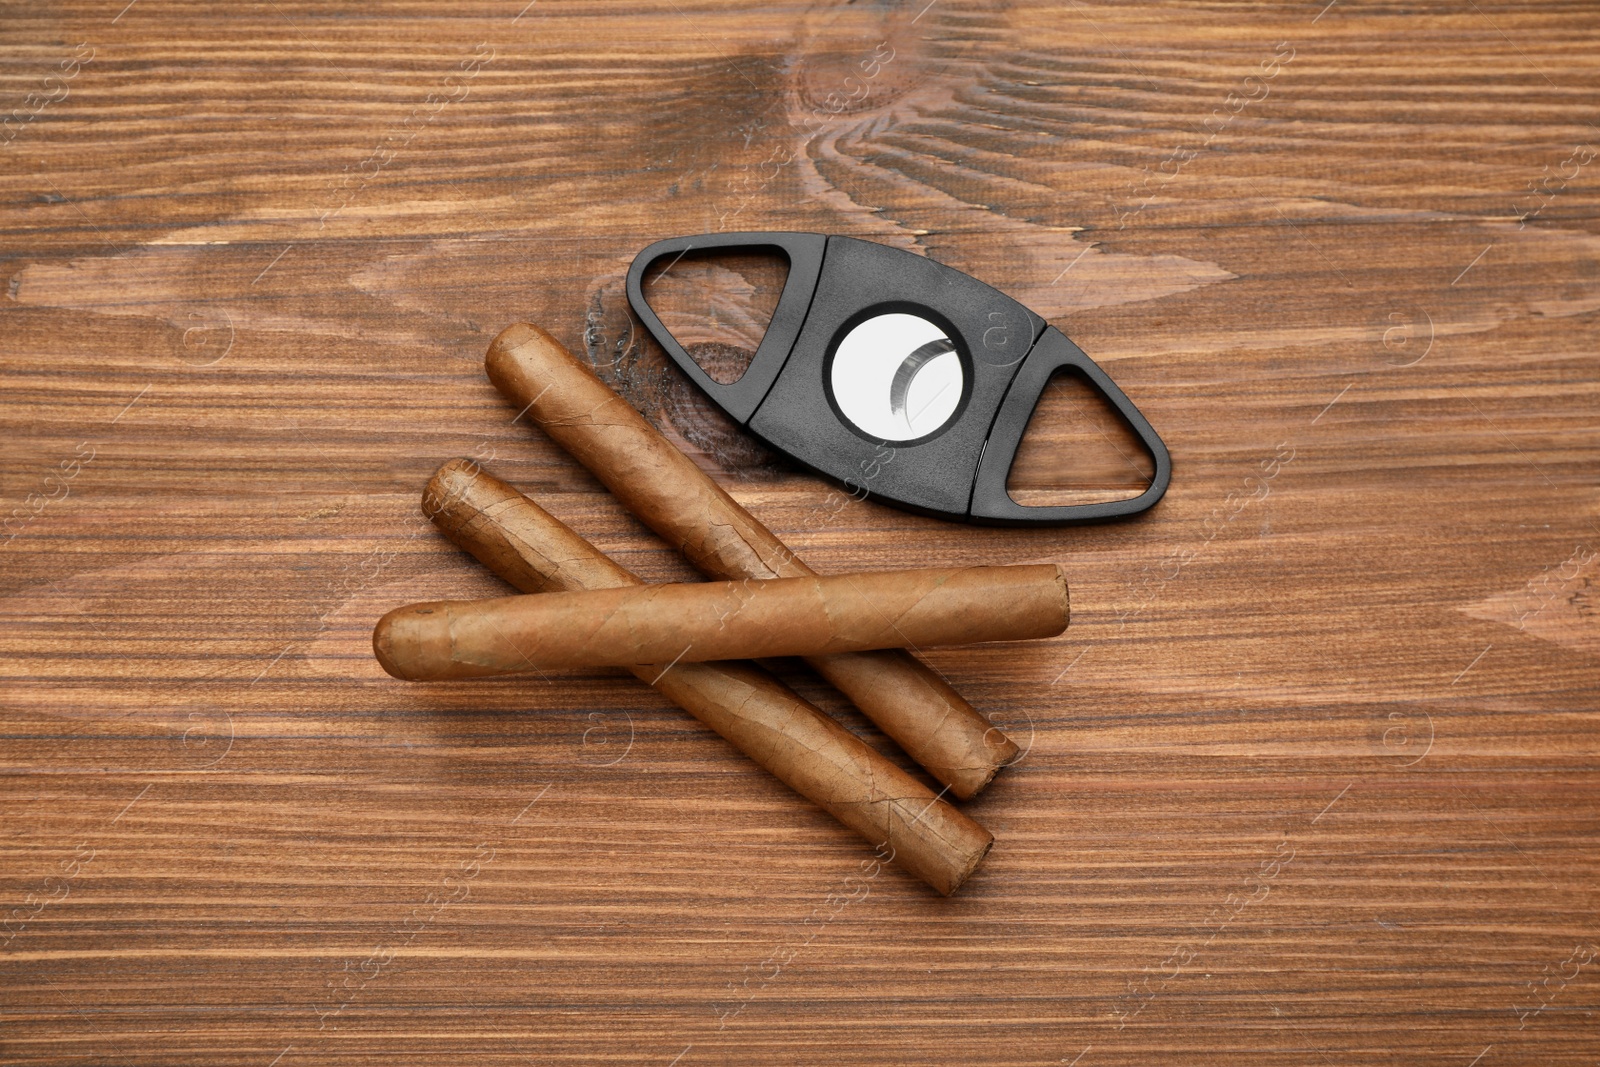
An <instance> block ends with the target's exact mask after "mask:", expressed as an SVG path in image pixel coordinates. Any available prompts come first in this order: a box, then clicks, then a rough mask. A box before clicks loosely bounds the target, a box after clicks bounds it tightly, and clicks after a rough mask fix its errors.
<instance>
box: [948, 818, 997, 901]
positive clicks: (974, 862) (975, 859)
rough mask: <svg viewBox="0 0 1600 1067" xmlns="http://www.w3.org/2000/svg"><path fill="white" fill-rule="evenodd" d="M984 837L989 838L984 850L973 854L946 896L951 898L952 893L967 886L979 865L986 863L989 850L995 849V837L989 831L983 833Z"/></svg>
mask: <svg viewBox="0 0 1600 1067" xmlns="http://www.w3.org/2000/svg"><path fill="white" fill-rule="evenodd" d="M983 835H984V837H986V838H988V840H986V841H984V843H983V847H982V848H980V849H978V850H977V851H976V852H974V853H973V854H972V857H971V858H970V859H969V860H968V861H967V865H966V867H965V869H963V870H962V871H961V872H960V873H959V874H957V875H956V878H955V881H954V882H953V883H952V884H951V886H950V891H949V892H948V893H946V894H945V896H950V895H951V893H954V892H955V891H956V890H957V889H960V888H961V887H962V886H963V885H965V884H966V882H967V879H968V878H970V877H972V872H973V871H976V870H977V869H978V865H979V864H981V863H982V862H983V861H984V858H985V857H986V856H988V855H989V850H990V849H991V848H994V835H993V834H991V833H990V832H989V831H987V830H985V831H984V832H983Z"/></svg>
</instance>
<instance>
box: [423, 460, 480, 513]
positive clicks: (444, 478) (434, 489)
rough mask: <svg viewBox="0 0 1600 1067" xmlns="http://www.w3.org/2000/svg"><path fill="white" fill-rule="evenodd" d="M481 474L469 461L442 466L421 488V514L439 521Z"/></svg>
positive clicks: (452, 461) (459, 461) (475, 464)
mask: <svg viewBox="0 0 1600 1067" xmlns="http://www.w3.org/2000/svg"><path fill="white" fill-rule="evenodd" d="M481 473H483V468H482V467H479V466H478V464H477V463H476V462H474V461H473V460H470V459H452V460H451V461H450V462H448V463H446V464H444V465H443V466H442V467H440V468H439V469H438V470H436V471H434V472H433V477H432V478H429V479H428V484H427V485H425V486H423V487H422V513H423V514H424V515H426V516H428V518H430V519H433V520H434V521H435V522H437V521H439V518H440V516H441V515H442V514H443V513H444V512H445V510H446V509H447V508H448V507H449V506H450V504H451V503H452V502H453V501H455V500H459V499H460V498H461V497H462V496H463V495H464V494H465V492H466V490H467V489H468V488H469V487H470V486H471V485H472V482H473V480H474V479H476V478H477V477H478V475H479V474H481Z"/></svg>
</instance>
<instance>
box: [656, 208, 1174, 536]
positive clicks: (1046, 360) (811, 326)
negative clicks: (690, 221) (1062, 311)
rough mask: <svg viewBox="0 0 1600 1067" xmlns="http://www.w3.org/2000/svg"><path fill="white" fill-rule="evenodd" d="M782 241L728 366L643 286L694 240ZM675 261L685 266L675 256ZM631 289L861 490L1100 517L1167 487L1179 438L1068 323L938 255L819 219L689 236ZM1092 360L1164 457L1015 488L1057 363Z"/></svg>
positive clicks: (731, 245)
mask: <svg viewBox="0 0 1600 1067" xmlns="http://www.w3.org/2000/svg"><path fill="white" fill-rule="evenodd" d="M756 249H760V250H776V251H778V252H780V253H782V254H783V255H784V256H785V257H786V258H787V260H788V263H789V273H788V277H787V278H786V279H785V281H784V283H783V289H782V292H781V294H780V295H779V298H778V302H777V307H776V308H775V309H774V311H773V314H772V319H771V322H770V323H769V324H768V326H767V331H766V333H765V335H764V336H763V337H762V339H761V342H760V346H759V347H758V348H757V350H756V352H755V355H754V357H753V358H752V359H751V360H750V364H749V366H748V367H747V368H746V369H745V371H744V373H743V375H742V376H740V377H739V378H738V380H736V381H733V382H729V383H722V382H718V381H716V380H715V379H713V378H712V377H711V376H710V375H709V374H707V373H706V371H705V370H704V369H703V368H702V367H701V366H700V364H699V363H697V362H696V361H695V360H694V358H693V357H692V356H691V355H690V354H689V353H688V352H687V351H685V349H684V347H683V346H682V345H681V344H679V343H678V341H677V340H676V339H675V338H674V337H673V336H672V333H671V332H670V331H669V330H667V329H666V327H665V326H664V325H663V324H662V322H661V319H660V317H659V316H658V315H657V314H656V313H655V312H654V311H653V310H652V309H651V307H650V305H649V303H648V302H647V301H646V300H645V297H644V277H645V272H646V271H647V269H648V268H649V267H650V266H651V265H652V264H654V263H656V262H658V261H660V260H663V259H664V258H666V257H681V256H683V255H685V254H686V253H688V252H691V251H694V252H706V251H711V252H715V251H733V250H746V251H748V250H756ZM669 269H670V267H669ZM628 300H629V302H630V303H631V304H632V305H633V310H634V312H635V313H636V314H637V315H638V316H639V318H640V319H641V320H642V321H643V322H644V324H645V325H646V327H647V328H648V329H649V330H650V332H651V333H652V334H654V335H655V338H656V340H657V341H659V342H660V344H661V347H662V348H663V349H665V350H666V352H667V354H668V355H669V356H670V357H671V358H672V360H673V362H675V363H676V364H677V365H678V367H679V368H680V369H682V371H683V372H684V373H685V374H687V375H688V376H689V377H690V378H691V379H693V381H694V382H695V384H697V385H698V386H699V387H700V388H701V389H702V390H704V391H705V392H706V394H707V395H708V396H710V397H711V399H712V400H713V401H715V402H716V403H717V405H718V406H719V407H721V408H722V410H723V411H725V412H727V414H728V415H729V416H730V417H732V418H733V419H734V421H736V422H738V423H739V424H740V425H741V426H744V427H745V428H746V429H748V430H749V431H750V432H752V433H754V434H755V435H756V436H758V437H760V438H761V439H762V440H763V441H765V442H766V443H767V444H769V445H771V446H772V447H773V448H775V449H777V450H778V451H780V452H783V453H785V454H787V455H789V456H791V457H792V458H794V459H795V460H797V461H799V462H800V463H802V464H804V465H805V466H807V467H810V468H812V469H813V470H816V471H819V472H820V473H822V474H824V475H827V476H829V477H831V478H834V479H836V480H837V481H840V482H842V483H844V485H845V486H846V487H848V488H849V489H850V490H851V491H853V492H860V493H862V494H864V495H869V496H872V497H876V498H878V499H880V500H882V501H884V502H886V503H891V504H895V505H898V506H900V507H904V508H907V509H910V510H912V511H918V512H922V513H925V514H930V515H935V516H938V517H940V518H945V519H957V520H963V521H968V522H980V523H989V524H1000V525H1032V524H1060V523H1076V522H1092V521H1096V520H1100V519H1111V518H1117V517H1119V516H1124V515H1133V514H1137V513H1138V512H1141V511H1144V510H1145V509H1146V508H1148V507H1150V506H1151V505H1152V504H1154V503H1155V502H1156V501H1157V500H1159V499H1161V495H1162V494H1163V493H1164V492H1166V488H1167V482H1168V480H1169V478H1170V477H1171V473H1172V461H1171V459H1170V457H1169V456H1168V454H1167V449H1166V446H1165V445H1164V444H1162V442H1161V438H1160V437H1158V436H1157V435H1156V432H1155V430H1153V429H1152V428H1151V427H1150V423H1149V422H1147V421H1146V420H1145V418H1144V416H1143V415H1141V414H1140V413H1139V409H1138V408H1136V407H1134V405H1133V402H1132V401H1131V400H1129V399H1128V397H1127V396H1126V394H1124V393H1123V392H1122V390H1121V389H1119V388H1117V386H1116V383H1114V382H1113V381H1112V380H1111V379H1110V378H1109V377H1108V376H1107V375H1106V373H1105V372H1104V371H1103V370H1101V369H1100V368H1099V367H1098V366H1097V365H1096V364H1095V363H1094V361H1093V360H1091V359H1090V358H1089V357H1088V356H1086V355H1084V353H1083V351H1082V350H1081V349H1079V348H1078V346H1077V345H1075V344H1073V343H1072V342H1071V341H1070V340H1068V339H1067V336H1066V335H1065V334H1063V333H1062V332H1061V331H1060V330H1057V329H1056V328H1054V327H1053V326H1049V325H1047V324H1046V323H1045V322H1044V320H1043V319H1041V318H1039V316H1037V315H1035V314H1034V313H1033V312H1031V311H1029V310H1028V309H1027V308H1025V307H1023V306H1022V305H1021V304H1019V303H1017V302H1016V301H1015V300H1013V299H1011V298H1010V297H1008V296H1006V295H1005V294H1004V293H1001V292H999V291H998V290H996V289H993V288H991V287H990V286H988V285H985V284H984V283H983V282H980V281H978V280H977V279H976V278H973V277H970V276H969V275H966V274H963V273H961V272H960V271H958V270H954V269H952V268H950V267H946V266H944V265H943V264H940V263H935V262H934V261H933V260H931V259H927V258H925V257H923V256H919V255H915V254H913V253H911V252H906V251H902V250H901V249H898V248H890V247H888V246H886V245H880V244H874V243H873V242H871V241H861V240H857V239H855V238H852V237H836V236H824V235H822V234H814V233H713V234H701V235H698V236H691V237H674V238H670V239H668V240H665V241H657V242H656V243H655V244H653V245H651V246H650V247H648V248H646V249H645V250H644V251H642V252H640V253H639V255H638V256H637V257H636V258H635V259H634V261H633V265H632V266H631V267H630V268H629V270H628ZM1061 370H1068V371H1076V372H1077V373H1079V374H1081V375H1083V377H1084V378H1085V379H1087V380H1088V381H1089V382H1090V383H1091V384H1092V385H1093V386H1094V387H1095V388H1096V389H1098V390H1099V391H1100V392H1101V393H1102V394H1103V395H1104V396H1105V398H1106V400H1107V401H1109V402H1110V404H1111V405H1112V406H1113V407H1114V408H1115V409H1116V410H1117V412H1118V413H1119V414H1120V415H1121V416H1122V418H1123V419H1124V420H1126V422H1127V424H1128V425H1129V426H1130V427H1131V428H1132V429H1133V431H1134V432H1135V433H1136V434H1137V435H1138V436H1139V438H1140V439H1141V440H1142V441H1143V443H1144V446H1145V448H1146V449H1148V450H1149V452H1150V455H1151V457H1152V458H1153V459H1154V461H1155V474H1154V478H1153V479H1152V481H1151V483H1150V486H1149V488H1147V489H1146V490H1145V491H1144V492H1143V493H1141V494H1139V495H1138V496H1135V497H1130V498H1128V499H1125V500H1113V501H1108V502H1103V503H1092V504H1074V505H1065V506H1053V507H1028V506H1024V505H1021V504H1018V503H1017V502H1016V501H1014V500H1013V499H1012V498H1011V497H1010V495H1009V494H1007V492H1006V476H1007V475H1008V474H1009V473H1010V470H1011V462H1012V459H1013V458H1014V457H1015V456H1016V452H1017V446H1018V444H1019V443H1020V442H1021V440H1022V435H1023V433H1024V431H1025V430H1026V429H1027V425H1028V420H1029V419H1030V418H1031V417H1032V415H1033V410H1034V407H1035V405H1036V404H1037V403H1038V400H1039V396H1040V394H1041V393H1042V392H1043V390H1044V388H1045V385H1046V384H1047V383H1048V381H1049V380H1050V377H1051V375H1052V374H1053V373H1055V372H1056V371H1061Z"/></svg>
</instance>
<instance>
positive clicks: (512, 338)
mask: <svg viewBox="0 0 1600 1067" xmlns="http://www.w3.org/2000/svg"><path fill="white" fill-rule="evenodd" d="M529 345H554V346H555V347H556V348H558V349H560V350H561V351H563V352H565V351H566V347H565V346H564V345H562V343H561V342H560V341H557V340H556V339H555V338H554V337H552V336H550V334H549V332H548V331H546V330H544V329H542V328H540V327H538V326H535V325H534V324H533V323H531V322H514V323H512V324H511V325H510V326H507V327H506V328H505V329H503V330H501V331H500V333H499V334H497V335H496V336H495V339H494V340H493V341H490V342H489V352H488V354H487V355H486V356H484V357H483V367H484V370H486V371H487V372H488V373H489V380H490V381H492V382H494V384H495V385H496V386H497V387H502V388H503V386H501V383H502V381H504V380H505V377H506V374H507V372H508V371H510V370H512V369H513V367H514V366H515V363H516V359H517V352H518V350H519V349H522V348H526V347H527V346H529Z"/></svg>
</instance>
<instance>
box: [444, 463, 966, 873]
mask: <svg viewBox="0 0 1600 1067" xmlns="http://www.w3.org/2000/svg"><path fill="white" fill-rule="evenodd" d="M422 508H423V511H424V512H425V513H426V514H427V515H428V517H429V518H431V519H432V520H433V522H434V524H435V525H436V526H438V527H439V529H440V530H441V531H442V532H443V533H444V534H445V536H447V537H449V538H450V540H452V541H454V542H455V543H456V544H458V545H460V546H461V547H462V548H464V549H466V550H467V551H468V552H470V553H472V554H473V555H474V556H476V557H477V558H478V559H479V560H481V561H482V562H483V564H484V565H485V566H487V567H488V568H489V569H490V570H491V571H493V572H494V573H495V574H497V575H499V576H500V577H501V578H503V579H505V580H506V581H507V582H509V583H511V584H512V585H513V586H515V587H516V588H518V589H521V590H522V591H523V592H525V593H548V592H551V591H560V590H582V589H610V588H620V587H628V586H637V585H640V584H642V583H641V582H640V580H639V579H638V578H636V577H634V576H633V575H632V574H631V573H629V572H628V571H626V570H624V569H623V568H622V567H619V566H618V565H617V564H616V563H613V562H612V561H611V560H609V559H607V558H606V557H605V556H604V555H602V554H601V553H600V551H599V550H598V549H596V548H595V547H594V546H593V545H591V544H589V542H587V541H585V540H584V539H583V538H582V537H579V536H578V535H577V534H576V533H574V532H573V531H572V530H571V529H569V528H568V527H567V526H565V525H563V524H562V523H561V522H560V520H558V519H556V518H555V517H554V516H552V515H551V514H549V513H548V512H546V511H545V510H544V509H543V508H541V507H539V505H537V504H535V503H534V502H533V501H531V500H529V499H528V498H527V497H525V496H523V495H522V494H521V493H519V492H517V491H516V490H515V489H513V488H511V486H509V485H507V484H505V483H504V482H502V481H500V480H498V479H496V478H495V477H493V476H492V475H490V474H488V473H486V472H485V471H483V470H482V469H481V468H480V467H478V466H477V464H475V463H472V462H471V461H469V460H456V461H454V462H451V463H447V464H445V465H444V466H443V467H441V468H439V472H438V473H437V474H435V475H434V476H433V479H432V480H431V481H429V483H428V486H427V488H426V489H425V490H424V491H423V494H422ZM633 673H634V674H635V675H637V676H638V677H639V678H640V679H642V680H643V681H646V682H648V683H649V684H651V685H653V686H654V687H655V688H656V689H657V690H658V691H659V692H660V693H661V694H662V695H664V696H666V697H667V698H668V699H669V700H671V701H673V702H674V703H676V704H678V705H679V706H680V707H682V708H683V709H684V710H685V711H687V712H689V713H690V714H691V715H693V716H694V717H695V718H697V719H699V720H700V721H701V722H703V723H705V724H706V725H707V726H709V727H711V729H713V730H715V731H716V732H717V733H719V734H721V735H722V736H723V737H724V738H726V739H727V741H728V742H729V743H730V744H732V745H733V746H734V747H735V748H737V749H739V750H740V751H741V752H743V753H745V755H747V756H749V757H750V758H751V759H753V760H755V762H756V763H757V764H759V765H760V766H762V767H764V768H765V769H766V770H767V771H769V772H770V773H771V774H772V775H773V776H774V777H776V778H777V779H778V780H779V781H781V782H783V783H784V784H785V785H787V786H789V787H790V788H791V789H793V790H794V791H795V792H797V793H799V794H800V795H802V796H804V797H806V798H808V799H809V800H811V801H812V802H814V803H815V804H817V805H818V806H819V807H821V808H822V809H823V810H825V811H827V812H828V813H829V814H831V815H832V816H833V817H834V818H836V819H838V820H839V821H840V822H842V823H843V824H844V825H846V826H848V827H849V828H850V829H852V830H854V831H855V832H856V833H857V834H860V835H861V837H862V838H864V839H865V840H866V841H867V842H868V843H869V844H871V845H873V846H875V847H884V848H887V849H888V850H889V854H890V855H892V856H893V857H894V860H895V862H897V863H899V864H900V865H901V866H902V867H904V868H905V869H906V870H907V871H910V872H911V873H912V874H914V875H916V876H917V877H918V878H921V879H922V880H923V881H924V882H927V883H928V884H929V885H930V886H932V887H933V888H934V889H936V890H938V891H939V892H940V893H943V894H944V895H946V896H948V895H950V894H951V893H953V892H955V891H956V889H957V887H959V886H960V885H961V883H962V882H964V881H966V879H967V876H968V875H970V874H971V873H972V872H973V870H974V869H976V867H977V866H978V864H979V862H981V861H982V859H983V857H984V855H985V854H987V853H988V851H989V847H990V846H991V845H992V844H994V838H993V837H992V836H991V835H990V834H989V832H988V831H987V830H985V829H984V828H983V827H981V826H979V825H978V824H977V823H976V822H974V821H973V820H971V819H970V818H968V817H967V816H965V815H963V814H962V813H961V812H959V811H957V810H956V809H955V808H953V807H951V806H950V805H949V804H947V803H946V802H944V801H943V800H940V799H939V798H938V797H936V796H934V794H933V792H932V791H931V790H929V789H928V788H927V787H926V786H925V785H923V784H922V783H921V782H919V781H917V779H915V778H913V777H912V776H911V775H909V774H907V773H906V772H905V771H903V770H901V769H900V768H899V767H897V766H895V765H894V764H893V763H890V762H889V761H888V760H887V759H885V758H884V757H883V756H882V755H880V754H879V753H877V752H875V751H874V750H873V749H872V748H870V747H869V746H868V745H866V744H865V743H864V742H863V741H862V740H861V739H860V738H858V737H856V736H855V735H854V734H852V733H851V732H850V731H848V730H846V729H845V728H844V727H842V726H840V725H839V724H838V723H836V722H834V721H833V720H832V719H830V718H829V717H828V716H826V715H824V714H823V713H822V712H820V711H818V710H817V709H816V708H815V707H813V706H812V705H811V704H809V703H807V702H806V701H805V700H803V699H801V698H800V697H799V696H797V695H795V694H794V693H793V692H791V691H790V690H789V689H788V687H786V686H785V685H784V684H783V683H782V682H780V681H778V680H777V679H776V678H774V677H772V676H771V675H770V674H768V673H767V672H766V671H764V670H762V669H761V668H759V667H756V666H755V665H753V664H748V663H679V664H676V665H672V666H671V669H670V670H667V669H666V665H651V666H644V667H635V668H633Z"/></svg>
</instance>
